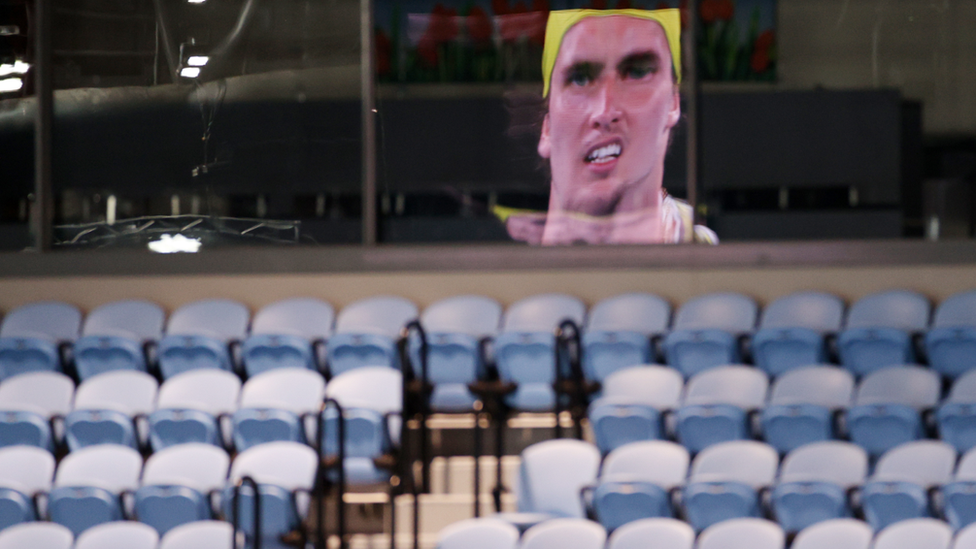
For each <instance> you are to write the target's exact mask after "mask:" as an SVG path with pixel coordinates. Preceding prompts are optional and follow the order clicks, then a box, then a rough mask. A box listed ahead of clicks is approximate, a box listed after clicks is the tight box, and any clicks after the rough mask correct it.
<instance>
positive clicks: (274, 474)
mask: <svg viewBox="0 0 976 549" xmlns="http://www.w3.org/2000/svg"><path fill="white" fill-rule="evenodd" d="M317 468H318V459H317V458H316V457H315V450H312V448H310V447H309V446H307V445H305V444H299V443H297V442H269V443H266V444H261V445H259V446H255V447H253V448H249V449H248V450H245V451H244V452H241V453H240V454H238V455H237V457H236V458H235V459H234V462H233V464H232V465H231V468H230V476H229V479H228V485H227V486H226V487H225V488H224V490H223V493H222V494H221V507H222V509H223V514H224V516H225V517H228V520H231V517H233V516H234V514H233V513H234V512H235V508H234V497H233V493H234V485H235V484H236V483H237V482H238V481H240V480H241V479H242V478H243V477H245V476H249V477H251V478H253V479H254V480H255V481H256V482H257V484H258V492H259V493H260V505H261V538H262V539H261V547H264V548H266V549H279V548H284V547H288V545H285V544H284V542H282V541H281V537H282V536H283V535H286V534H289V533H291V532H294V531H296V530H298V529H300V528H301V524H302V521H303V520H304V518H305V516H306V515H307V513H308V504H309V493H310V492H311V491H312V488H313V487H314V485H315V478H316V471H317ZM254 497H255V494H254V490H253V488H252V487H251V486H250V485H248V484H244V485H243V486H242V487H241V489H240V501H239V502H238V503H239V505H238V507H237V510H236V511H237V513H239V515H238V517H239V521H240V522H239V524H240V528H241V530H242V531H243V532H245V533H246V535H247V536H248V541H249V545H251V546H253V542H254V539H253V534H254V532H255V528H254V526H255V522H254V521H255V517H254ZM174 532H175V530H174Z"/></svg>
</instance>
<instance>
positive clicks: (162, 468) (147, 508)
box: [135, 442, 230, 535]
mask: <svg viewBox="0 0 976 549" xmlns="http://www.w3.org/2000/svg"><path fill="white" fill-rule="evenodd" d="M229 467H230V458H229V457H228V456H227V452H225V451H224V450H223V449H221V448H217V447H216V446H213V445H211V444H203V443H192V442H191V443H187V444H179V445H176V446H170V447H169V448H166V449H165V450H160V451H158V452H156V453H155V454H153V455H151V456H149V459H148V460H147V461H146V465H145V468H144V469H143V472H142V482H141V486H140V487H139V489H138V490H137V491H136V493H135V514H136V517H137V518H138V519H139V521H140V522H142V523H145V524H148V525H149V526H151V527H153V528H154V529H155V530H156V531H157V532H158V533H159V535H164V534H166V532H168V531H170V530H171V529H172V528H174V527H176V526H179V525H181V524H186V523H189V522H194V521H198V520H208V519H211V518H213V513H212V512H211V508H210V494H211V493H212V492H215V491H217V490H220V489H221V488H223V487H224V482H225V481H226V479H227V471H228V469H229Z"/></svg>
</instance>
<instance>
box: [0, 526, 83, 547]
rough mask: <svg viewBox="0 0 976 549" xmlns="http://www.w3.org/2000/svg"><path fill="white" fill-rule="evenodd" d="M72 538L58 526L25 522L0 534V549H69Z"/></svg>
mask: <svg viewBox="0 0 976 549" xmlns="http://www.w3.org/2000/svg"><path fill="white" fill-rule="evenodd" d="M73 545H74V536H73V535H72V534H71V530H68V529H67V528H65V527H64V526H61V525H60V524H53V523H50V522H27V523H24V524H18V525H17V526H12V527H10V528H7V529H6V530H3V531H2V532H0V549H25V548H27V547H30V549H71V548H72V546H73Z"/></svg>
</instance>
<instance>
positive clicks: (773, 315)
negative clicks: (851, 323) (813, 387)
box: [752, 292, 844, 377]
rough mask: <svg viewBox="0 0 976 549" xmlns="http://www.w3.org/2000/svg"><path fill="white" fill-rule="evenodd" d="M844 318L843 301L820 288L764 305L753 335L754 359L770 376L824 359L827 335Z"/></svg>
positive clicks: (822, 361)
mask: <svg viewBox="0 0 976 549" xmlns="http://www.w3.org/2000/svg"><path fill="white" fill-rule="evenodd" d="M843 321H844V302H843V301H841V300H840V298H839V297H837V296H835V295H832V294H827V293H823V292H797V293H794V294H790V295H787V296H783V297H781V298H779V299H776V300H775V301H773V302H772V303H770V304H769V305H767V306H766V307H765V308H763V312H762V316H761V317H760V320H759V329H758V330H757V331H756V334H755V335H754V336H752V358H753V363H754V364H755V365H756V366H757V367H758V368H761V369H763V370H764V371H765V372H766V373H768V374H769V375H770V376H772V377H776V376H779V375H781V374H783V373H785V372H787V371H789V370H792V369H795V368H800V367H803V366H807V365H810V364H819V363H824V362H827V346H826V336H828V335H833V334H836V333H837V332H839V331H840V329H841V324H842V323H843Z"/></svg>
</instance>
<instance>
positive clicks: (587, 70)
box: [563, 61, 603, 83]
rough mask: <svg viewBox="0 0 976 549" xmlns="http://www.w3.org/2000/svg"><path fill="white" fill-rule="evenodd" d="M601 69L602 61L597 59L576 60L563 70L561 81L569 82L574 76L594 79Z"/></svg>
mask: <svg viewBox="0 0 976 549" xmlns="http://www.w3.org/2000/svg"><path fill="white" fill-rule="evenodd" d="M601 71H603V63H599V62H597V61H577V62H575V63H573V64H572V65H570V66H568V67H566V69H565V70H563V81H564V82H566V83H569V82H570V80H572V78H574V77H576V76H587V77H589V78H591V79H595V78H596V77H597V76H598V75H599V74H600V72H601Z"/></svg>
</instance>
